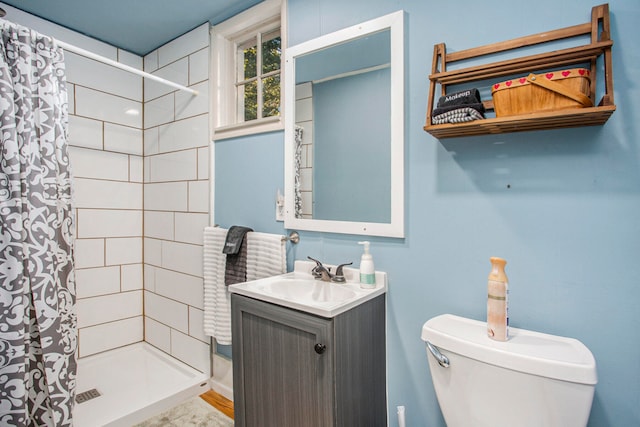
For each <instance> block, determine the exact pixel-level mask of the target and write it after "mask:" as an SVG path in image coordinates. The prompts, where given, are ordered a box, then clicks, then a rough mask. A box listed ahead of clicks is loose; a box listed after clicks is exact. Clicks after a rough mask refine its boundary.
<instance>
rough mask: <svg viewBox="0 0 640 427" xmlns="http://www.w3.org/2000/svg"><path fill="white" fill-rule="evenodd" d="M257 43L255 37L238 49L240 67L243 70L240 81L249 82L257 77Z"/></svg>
mask: <svg viewBox="0 0 640 427" xmlns="http://www.w3.org/2000/svg"><path fill="white" fill-rule="evenodd" d="M257 51H258V48H257V43H256V39H255V37H254V38H252V39H250V40H248V41H246V42H244V43H242V44H241V45H240V46H239V47H238V66H239V67H240V69H241V70H242V72H241V73H239V74H240V78H239V80H247V79H250V78H252V77H255V76H256V75H257V66H258V65H257V60H258V58H257Z"/></svg>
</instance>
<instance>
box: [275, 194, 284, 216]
mask: <svg viewBox="0 0 640 427" xmlns="http://www.w3.org/2000/svg"><path fill="white" fill-rule="evenodd" d="M276 221H284V196H283V195H282V193H280V189H278V194H277V195H276Z"/></svg>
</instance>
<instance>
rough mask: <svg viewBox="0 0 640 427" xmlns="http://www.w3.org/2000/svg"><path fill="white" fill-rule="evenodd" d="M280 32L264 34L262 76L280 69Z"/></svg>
mask: <svg viewBox="0 0 640 427" xmlns="http://www.w3.org/2000/svg"><path fill="white" fill-rule="evenodd" d="M280 54H281V46H280V30H279V29H278V30H275V31H272V32H270V33H267V34H264V35H263V37H262V74H266V73H269V72H271V71H276V70H279V69H280Z"/></svg>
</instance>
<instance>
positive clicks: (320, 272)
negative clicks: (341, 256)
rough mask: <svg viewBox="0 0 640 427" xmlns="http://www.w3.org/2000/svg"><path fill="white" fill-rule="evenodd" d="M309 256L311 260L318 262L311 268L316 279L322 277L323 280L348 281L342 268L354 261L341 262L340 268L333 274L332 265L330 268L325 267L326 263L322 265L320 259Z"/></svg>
mask: <svg viewBox="0 0 640 427" xmlns="http://www.w3.org/2000/svg"><path fill="white" fill-rule="evenodd" d="M307 258H309V259H310V260H311V261H313V262H315V263H316V266H315V267H313V269H312V270H311V274H312V275H313V277H315V278H316V279H320V280H322V281H323V282H336V283H344V282H346V281H347V279H345V277H344V273H343V272H342V268H343V267H344V266H345V265H351V264H353V262H350V263H348V264H340V265H339V266H338V268H336V274H332V273H331V267H328V268H327V267H325V266H324V265H322V263H321V262H320V261H318V260H317V259H314V258H311V257H310V256H307Z"/></svg>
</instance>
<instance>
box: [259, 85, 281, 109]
mask: <svg viewBox="0 0 640 427" xmlns="http://www.w3.org/2000/svg"><path fill="white" fill-rule="evenodd" d="M262 85H263V86H262V99H263V104H264V105H263V107H262V117H272V116H279V115H280V75H275V76H271V77H267V78H266V79H264V81H263V83H262Z"/></svg>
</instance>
